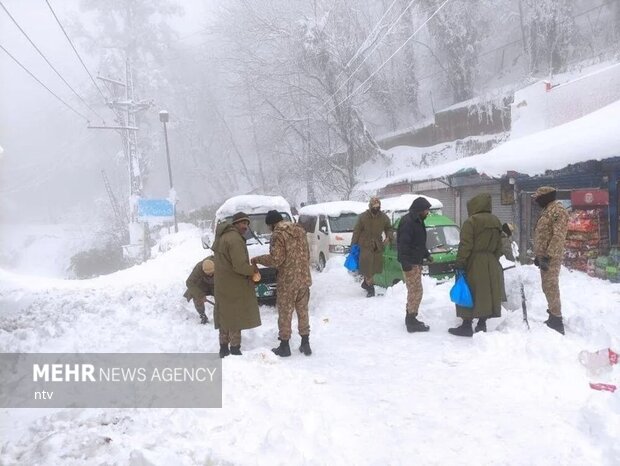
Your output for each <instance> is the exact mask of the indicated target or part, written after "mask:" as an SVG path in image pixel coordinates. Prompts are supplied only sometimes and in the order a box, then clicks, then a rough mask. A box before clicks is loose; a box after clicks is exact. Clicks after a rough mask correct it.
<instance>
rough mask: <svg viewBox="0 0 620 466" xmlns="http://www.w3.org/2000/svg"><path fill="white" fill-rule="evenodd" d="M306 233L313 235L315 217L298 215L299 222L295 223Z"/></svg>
mask: <svg viewBox="0 0 620 466" xmlns="http://www.w3.org/2000/svg"><path fill="white" fill-rule="evenodd" d="M297 223H299V224H300V225H301V226H302V227H303V229H304V230H306V233H314V228H315V227H316V216H314V215H300V216H299V220H298V221H297Z"/></svg>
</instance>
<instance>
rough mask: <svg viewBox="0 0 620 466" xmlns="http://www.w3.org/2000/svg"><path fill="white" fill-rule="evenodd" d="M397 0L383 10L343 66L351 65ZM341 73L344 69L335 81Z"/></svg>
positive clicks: (340, 74)
mask: <svg viewBox="0 0 620 466" xmlns="http://www.w3.org/2000/svg"><path fill="white" fill-rule="evenodd" d="M397 1H398V0H394V1H393V2H392V4H391V5H390V6H389V7H388V9H387V10H385V12H384V13H383V15H382V16H381V18H379V21H377V24H375V27H374V28H372V31H370V33H369V34H368V35H367V36H366V39H364V42H362V43H361V45H360V46H359V48H358V49H357V50H356V51H355V53H354V54H353V56H352V57H351V58H350V59H349V61H348V62H347V64H346V65H344V67H345V68H348V67H349V65H351V63H353V60H355V59H356V58H357V56H358V55H359V54H360V52H361V51H362V48H364V46H365V45H366V42H368V39H370V38H371V37H372V35H373V34H374V33H375V32H376V31H377V29H378V28H379V26H380V25H381V23H382V22H383V20H384V19H385V17H386V16H387V14H388V13H389V12H390V10H391V9H392V7H393V6H394V5H395V4H396V2H397ZM342 73H344V70H342V71H341V72H340V73H339V74H338V76H337V77H336V81H338V79H340V76H342Z"/></svg>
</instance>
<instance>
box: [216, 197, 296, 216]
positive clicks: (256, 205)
mask: <svg viewBox="0 0 620 466" xmlns="http://www.w3.org/2000/svg"><path fill="white" fill-rule="evenodd" d="M270 210H277V211H279V212H287V213H289V215H291V217H292V214H291V213H290V212H291V206H290V205H289V203H288V202H286V199H284V198H283V197H282V196H262V195H259V194H251V195H242V196H234V197H231V198H230V199H227V200H226V201H225V202H224V203H223V204H222V205H221V206H220V208H219V209H217V211H216V212H215V216H216V218H223V217H230V216H231V215H234V214H236V213H237V212H245V213H246V214H254V213H266V212H268V211H270Z"/></svg>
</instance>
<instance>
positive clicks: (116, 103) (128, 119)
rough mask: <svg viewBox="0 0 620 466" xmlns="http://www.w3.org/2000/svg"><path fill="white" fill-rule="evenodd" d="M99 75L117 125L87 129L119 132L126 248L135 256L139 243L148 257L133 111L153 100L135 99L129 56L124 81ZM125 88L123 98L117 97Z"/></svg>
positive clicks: (135, 122) (143, 108) (137, 110)
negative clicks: (124, 169)
mask: <svg viewBox="0 0 620 466" xmlns="http://www.w3.org/2000/svg"><path fill="white" fill-rule="evenodd" d="M98 79H100V80H102V81H104V82H105V83H106V84H108V85H110V86H111V87H112V89H113V91H114V92H113V95H114V97H113V99H112V100H111V101H109V102H108V107H110V108H111V109H112V110H113V111H114V113H115V114H116V119H117V123H118V125H116V126H91V125H89V126H88V128H90V129H107V130H115V131H117V132H118V133H119V134H120V135H121V140H122V142H123V151H124V153H125V157H126V159H127V164H128V167H129V245H128V247H127V249H125V252H126V253H127V254H128V255H129V256H131V257H133V258H136V257H138V246H141V249H142V251H141V252H142V259H143V260H146V259H148V257H149V245H148V242H147V241H146V237H147V236H148V225H147V224H145V225H140V223H139V222H138V200H139V199H140V197H141V196H142V187H143V185H142V175H141V173H140V161H139V157H138V154H139V151H138V135H137V131H138V129H139V128H138V126H137V119H136V115H137V113H138V112H141V111H144V110H147V109H148V108H150V107H151V106H152V102H148V101H140V102H136V101H135V100H134V87H133V74H132V70H131V63H130V61H129V59H126V60H125V82H122V81H119V80H116V79H111V78H106V77H102V76H99V77H98ZM119 88H120V89H124V98H119V96H121V95H122V93H123V92H122V90H119Z"/></svg>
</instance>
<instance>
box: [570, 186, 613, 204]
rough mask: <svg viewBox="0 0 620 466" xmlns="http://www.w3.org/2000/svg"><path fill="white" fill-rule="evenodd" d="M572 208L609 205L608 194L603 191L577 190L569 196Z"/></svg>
mask: <svg viewBox="0 0 620 466" xmlns="http://www.w3.org/2000/svg"><path fill="white" fill-rule="evenodd" d="M570 201H571V204H572V205H573V207H600V206H606V205H609V192H607V190H605V189H579V190H575V191H573V192H572V193H571V195H570Z"/></svg>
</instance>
